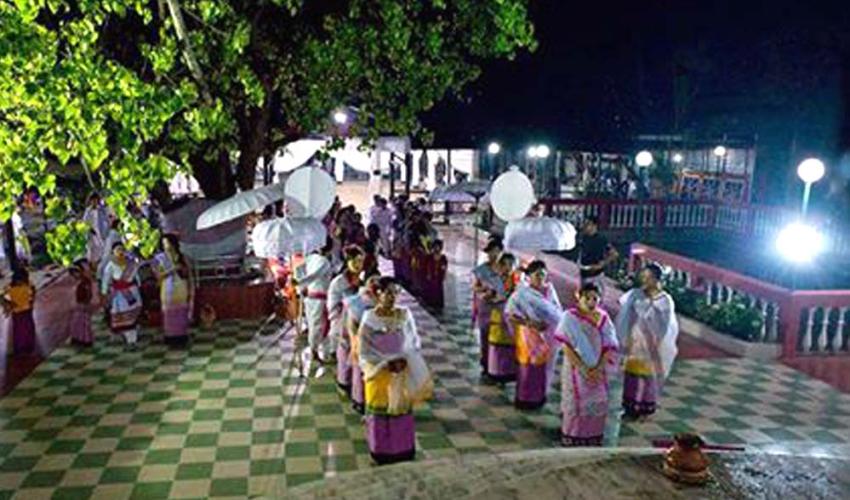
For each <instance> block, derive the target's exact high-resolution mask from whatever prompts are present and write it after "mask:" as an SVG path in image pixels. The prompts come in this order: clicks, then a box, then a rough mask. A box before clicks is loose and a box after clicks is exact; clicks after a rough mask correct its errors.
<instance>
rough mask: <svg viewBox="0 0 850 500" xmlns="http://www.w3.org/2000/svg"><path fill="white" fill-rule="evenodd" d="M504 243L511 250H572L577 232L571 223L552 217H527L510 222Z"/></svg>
mask: <svg viewBox="0 0 850 500" xmlns="http://www.w3.org/2000/svg"><path fill="white" fill-rule="evenodd" d="M504 242H505V248H507V249H510V250H526V251H532V252H536V251H541V252H542V251H557V250H572V249H573V248H575V246H576V230H575V228H574V227H573V225H572V224H570V223H569V222H564V221H562V220H558V219H554V218H552V217H526V218H523V219H519V220H512V221H510V222H508V224H507V226H506V227H505V240H504Z"/></svg>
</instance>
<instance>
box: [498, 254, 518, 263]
mask: <svg viewBox="0 0 850 500" xmlns="http://www.w3.org/2000/svg"><path fill="white" fill-rule="evenodd" d="M508 262H509V263H511V264H515V263H516V257H514V254H512V253H508V252H505V253H503V254H502V255H500V256H499V263H500V264H505V263H508Z"/></svg>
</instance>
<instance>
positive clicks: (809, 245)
mask: <svg viewBox="0 0 850 500" xmlns="http://www.w3.org/2000/svg"><path fill="white" fill-rule="evenodd" d="M823 249H824V239H823V235H822V234H821V233H820V232H819V231H818V230H817V229H815V228H814V227H812V226H808V225H806V224H803V223H801V222H792V223H791V224H788V225H787V226H785V228H783V229H782V231H780V232H779V236H778V237H777V238H776V250H777V251H779V253H780V254H781V255H782V256H783V257H785V259H787V260H789V261H791V262H795V263H799V264H803V263H806V262H811V261H812V260H813V259H814V258H815V257H817V256H818V254H820V253H821V252H822V251H823Z"/></svg>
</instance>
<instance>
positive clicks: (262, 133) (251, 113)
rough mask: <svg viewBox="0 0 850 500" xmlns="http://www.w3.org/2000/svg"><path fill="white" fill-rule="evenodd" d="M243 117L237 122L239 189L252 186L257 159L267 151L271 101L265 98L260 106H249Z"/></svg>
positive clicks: (244, 189)
mask: <svg viewBox="0 0 850 500" xmlns="http://www.w3.org/2000/svg"><path fill="white" fill-rule="evenodd" d="M246 115H247V116H245V119H244V120H240V123H239V136H240V138H239V164H238V165H237V168H236V182H237V184H238V185H239V189H241V190H243V191H246V190H249V189H253V188H254V182H255V180H256V178H257V161H259V159H260V158H261V157H262V156H263V155H264V154H265V153H267V152H269V151H267V149H268V148H267V145H268V132H269V118H270V117H271V101H270V99H268V98H267V99H266V102H265V104H264V106H263V107H262V108H249V110H248V111H247V112H246Z"/></svg>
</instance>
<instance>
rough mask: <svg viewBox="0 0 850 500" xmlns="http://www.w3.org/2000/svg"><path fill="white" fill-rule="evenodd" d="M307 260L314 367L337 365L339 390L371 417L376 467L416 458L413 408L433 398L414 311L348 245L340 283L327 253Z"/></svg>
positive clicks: (303, 282) (305, 288)
mask: <svg viewBox="0 0 850 500" xmlns="http://www.w3.org/2000/svg"><path fill="white" fill-rule="evenodd" d="M332 247H333V243H332V242H330V241H329V242H328V243H327V244H326V245H325V247H324V248H322V249H320V250H319V251H317V252H315V253H313V254H311V255H309V256H308V257H307V258H306V260H305V264H304V266H303V267H302V268H301V269H302V271H301V273H300V274H297V275H296V278H295V283H296V285H297V286H298V287H300V288H302V296H303V297H305V316H306V319H307V337H308V344H309V349H310V351H311V353H312V356H313V359H315V360H317V361H320V362H324V363H335V364H336V382H337V385H338V387H339V389H340V391H341V392H342V393H343V394H345V395H346V396H347V397H349V398H350V399H351V403H352V407H353V408H354V409H355V410H356V411H358V412H360V413H362V414H364V415H365V427H366V442H367V444H368V448H369V453H370V455H371V456H372V459H373V460H374V461H375V462H376V463H378V464H385V463H394V462H398V461H403V460H412V459H413V458H414V456H415V454H416V445H415V435H416V434H415V425H414V419H413V408H414V406H415V405H416V404H418V403H421V402H423V401H425V400H427V399H428V398H430V396H431V393H432V390H433V382H432V380H431V377H430V374H429V371H428V368H427V366H426V365H425V360H424V358H423V357H422V354H421V342H420V339H419V334H418V332H417V329H416V322H415V321H414V319H413V314H412V313H411V311H410V310H409V309H408V308H406V307H403V306H401V305H399V304H398V303H397V300H396V299H397V297H398V292H399V288H398V285H397V284H396V283H395V280H394V279H393V278H391V277H388V276H380V274H378V271H377V270H375V269H370V270H368V271H366V272H364V260H365V253H364V251H363V249H362V248H360V247H359V246H355V245H349V246H347V247H345V248H344V249H343V251H342V255H343V266H342V270H341V271H340V272H339V273H338V274H336V275H335V276H334V274H333V266H332V264H331V259H330V258H329V256H328V253H329V252H330V251H331V249H332Z"/></svg>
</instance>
